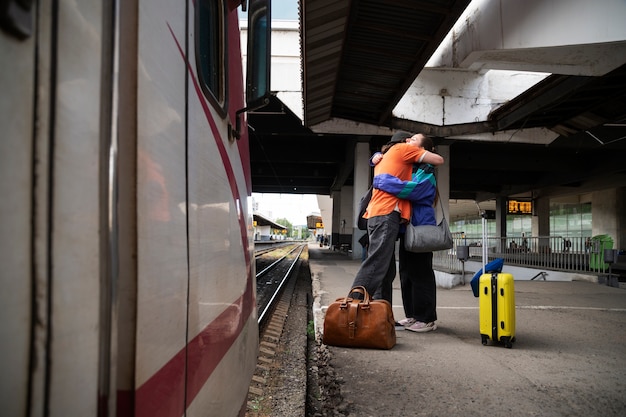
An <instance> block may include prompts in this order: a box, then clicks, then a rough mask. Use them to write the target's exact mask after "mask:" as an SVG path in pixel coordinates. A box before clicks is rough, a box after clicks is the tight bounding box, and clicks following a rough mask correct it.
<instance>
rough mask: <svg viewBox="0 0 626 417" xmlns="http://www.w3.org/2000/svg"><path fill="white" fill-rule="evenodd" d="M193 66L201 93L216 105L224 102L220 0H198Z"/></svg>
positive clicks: (222, 12)
mask: <svg viewBox="0 0 626 417" xmlns="http://www.w3.org/2000/svg"><path fill="white" fill-rule="evenodd" d="M196 8H197V10H196V21H195V25H196V31H195V32H196V66H197V71H198V78H199V80H200V85H201V86H202V90H203V91H204V94H205V95H206V96H207V98H209V99H210V100H211V101H214V102H215V104H216V105H217V107H218V108H219V109H222V112H224V108H225V106H226V103H225V100H226V99H225V97H226V89H225V88H226V87H225V86H226V82H227V80H226V77H227V74H228V71H227V70H226V60H225V58H224V57H225V51H226V42H225V39H226V38H225V33H226V27H225V25H226V18H225V13H224V3H223V1H220V0H201V1H199V2H198V3H197V6H196Z"/></svg>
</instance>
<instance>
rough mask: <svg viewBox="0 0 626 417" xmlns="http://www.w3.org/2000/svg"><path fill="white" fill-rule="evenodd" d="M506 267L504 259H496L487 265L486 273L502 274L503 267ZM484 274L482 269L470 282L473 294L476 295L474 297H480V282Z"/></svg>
mask: <svg viewBox="0 0 626 417" xmlns="http://www.w3.org/2000/svg"><path fill="white" fill-rule="evenodd" d="M503 266H504V259H502V258H496V259H494V260H493V261H491V262H489V263H488V264H487V265H485V271H486V272H485V273H486V274H490V273H492V272H497V273H500V272H502V267H503ZM482 274H483V269H482V268H480V270H478V272H476V273H475V274H474V276H473V277H472V280H471V281H470V285H471V287H472V292H473V293H474V297H478V280H480V276H481V275H482Z"/></svg>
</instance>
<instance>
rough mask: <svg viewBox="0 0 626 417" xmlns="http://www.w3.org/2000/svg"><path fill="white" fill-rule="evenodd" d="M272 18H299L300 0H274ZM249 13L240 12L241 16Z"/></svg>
mask: <svg viewBox="0 0 626 417" xmlns="http://www.w3.org/2000/svg"><path fill="white" fill-rule="evenodd" d="M271 9H272V20H274V19H277V20H298V0H272V4H271ZM243 16H247V13H241V9H240V13H239V18H240V19H241V18H242V17H243Z"/></svg>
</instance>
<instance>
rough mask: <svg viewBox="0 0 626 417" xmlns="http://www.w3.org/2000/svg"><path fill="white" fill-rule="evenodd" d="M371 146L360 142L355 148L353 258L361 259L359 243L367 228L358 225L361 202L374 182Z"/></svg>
mask: <svg viewBox="0 0 626 417" xmlns="http://www.w3.org/2000/svg"><path fill="white" fill-rule="evenodd" d="M370 156H371V155H370V146H369V143H367V142H359V143H357V144H356V147H355V149H354V187H353V195H352V221H351V222H350V225H351V226H352V259H361V257H362V256H363V247H362V246H361V244H360V243H359V239H360V238H361V236H363V235H364V234H366V233H367V230H359V228H358V227H357V226H356V222H357V216H358V215H359V202H360V201H361V197H362V196H363V195H364V194H365V193H366V192H367V189H368V188H369V186H370V184H371V183H372V170H371V168H370V164H369V159H370Z"/></svg>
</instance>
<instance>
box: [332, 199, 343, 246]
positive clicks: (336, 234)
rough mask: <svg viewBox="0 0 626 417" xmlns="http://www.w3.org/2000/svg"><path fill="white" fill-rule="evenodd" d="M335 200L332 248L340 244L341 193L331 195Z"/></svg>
mask: <svg viewBox="0 0 626 417" xmlns="http://www.w3.org/2000/svg"><path fill="white" fill-rule="evenodd" d="M331 198H332V200H333V222H332V231H331V239H330V244H331V246H332V245H334V244H336V243H339V230H340V227H341V224H340V222H341V192H339V191H333V192H332V194H331Z"/></svg>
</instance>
